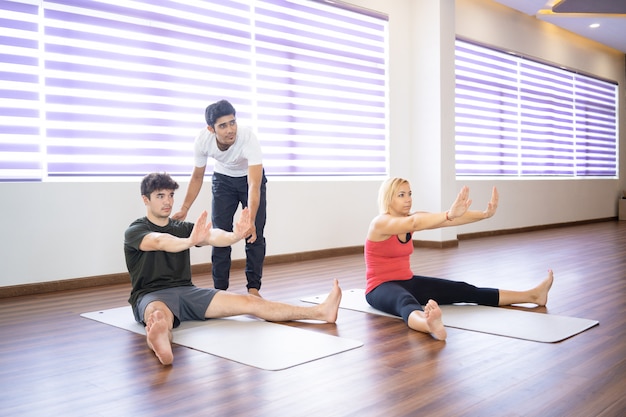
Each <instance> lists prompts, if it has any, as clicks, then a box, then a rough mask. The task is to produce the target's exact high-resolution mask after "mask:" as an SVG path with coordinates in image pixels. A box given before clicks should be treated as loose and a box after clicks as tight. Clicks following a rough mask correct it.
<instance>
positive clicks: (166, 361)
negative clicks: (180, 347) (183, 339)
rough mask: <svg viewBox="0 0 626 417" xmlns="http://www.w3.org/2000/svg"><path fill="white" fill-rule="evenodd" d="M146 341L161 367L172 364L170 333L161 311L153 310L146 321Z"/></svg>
mask: <svg viewBox="0 0 626 417" xmlns="http://www.w3.org/2000/svg"><path fill="white" fill-rule="evenodd" d="M146 341H147V342H148V346H149V347H150V349H152V350H153V351H154V354H155V355H156V357H157V358H159V361H160V362H161V363H162V364H163V365H171V364H172V362H173V361H174V354H173V353H172V332H171V330H170V326H169V325H168V322H167V319H166V318H165V314H163V312H162V311H159V310H155V311H154V312H152V314H150V316H149V317H148V320H147V321H146Z"/></svg>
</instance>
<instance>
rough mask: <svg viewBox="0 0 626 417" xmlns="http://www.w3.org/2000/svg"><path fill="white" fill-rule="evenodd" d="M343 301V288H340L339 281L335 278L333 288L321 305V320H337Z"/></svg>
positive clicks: (330, 321) (332, 321)
mask: <svg viewBox="0 0 626 417" xmlns="http://www.w3.org/2000/svg"><path fill="white" fill-rule="evenodd" d="M340 302H341V288H339V281H338V280H336V279H335V281H334V282H333V289H332V290H331V291H330V293H329V294H328V297H326V300H324V302H323V303H321V304H320V305H319V308H320V311H321V314H320V320H323V321H325V322H327V323H334V322H336V321H337V315H338V314H339V303H340Z"/></svg>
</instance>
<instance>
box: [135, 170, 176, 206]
mask: <svg viewBox="0 0 626 417" xmlns="http://www.w3.org/2000/svg"><path fill="white" fill-rule="evenodd" d="M177 189H178V183H177V182H176V181H174V180H173V179H172V177H170V174H167V173H165V172H164V173H160V172H153V173H152V174H148V175H146V176H145V177H143V180H142V181H141V195H145V196H146V197H148V200H149V199H150V194H152V192H153V191H158V190H177Z"/></svg>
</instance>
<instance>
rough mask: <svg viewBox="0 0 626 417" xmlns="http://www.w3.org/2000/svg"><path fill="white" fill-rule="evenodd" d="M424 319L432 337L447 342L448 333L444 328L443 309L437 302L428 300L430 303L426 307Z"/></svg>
mask: <svg viewBox="0 0 626 417" xmlns="http://www.w3.org/2000/svg"><path fill="white" fill-rule="evenodd" d="M424 317H425V318H426V324H428V329H429V331H430V334H431V335H432V337H434V338H435V339H437V340H446V337H448V332H446V328H445V327H444V326H443V321H442V320H441V309H440V308H439V304H437V302H436V301H435V300H428V303H427V304H426V305H425V306H424Z"/></svg>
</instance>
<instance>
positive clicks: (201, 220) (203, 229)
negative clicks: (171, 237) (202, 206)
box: [189, 210, 213, 246]
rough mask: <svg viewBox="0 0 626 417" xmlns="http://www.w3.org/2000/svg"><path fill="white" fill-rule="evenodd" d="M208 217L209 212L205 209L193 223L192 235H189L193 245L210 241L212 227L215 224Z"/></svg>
mask: <svg viewBox="0 0 626 417" xmlns="http://www.w3.org/2000/svg"><path fill="white" fill-rule="evenodd" d="M208 217H209V215H208V213H207V212H206V210H204V211H203V212H202V213H201V214H200V217H198V220H196V223H195V224H194V225H193V230H192V231H191V235H189V239H190V240H191V244H192V246H196V245H198V244H199V243H202V242H205V241H208V238H209V235H210V234H211V227H212V226H213V224H212V223H211V222H210V221H207V218H208Z"/></svg>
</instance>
